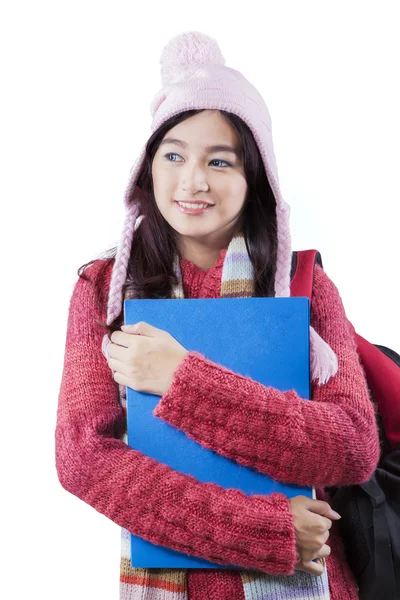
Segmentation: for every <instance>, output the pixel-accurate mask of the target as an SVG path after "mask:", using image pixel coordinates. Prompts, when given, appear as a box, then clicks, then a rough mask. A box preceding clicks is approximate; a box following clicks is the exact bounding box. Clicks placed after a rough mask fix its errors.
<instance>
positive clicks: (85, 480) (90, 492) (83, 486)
mask: <svg viewBox="0 0 400 600" xmlns="http://www.w3.org/2000/svg"><path fill="white" fill-rule="evenodd" d="M100 262H101V261H98V263H100ZM99 271H100V267H99V264H97V263H94V265H92V266H90V267H88V268H87V269H86V270H85V273H84V274H85V275H88V276H89V277H90V281H85V280H84V279H82V278H80V279H79V280H78V281H77V282H76V284H75V287H74V289H73V292H72V297H71V300H70V306H69V316H68V325H67V334H66V343H65V356H64V366H63V373H62V380H61V387H60V391H59V397H58V409H57V423H56V429H55V459H56V469H57V474H58V478H59V481H60V483H61V485H62V486H63V488H64V489H65V490H67V491H68V492H70V493H71V494H74V495H75V496H77V497H78V498H80V499H81V500H83V501H84V502H86V503H87V504H89V505H90V506H92V507H93V508H95V509H96V510H97V511H98V512H100V513H102V514H103V515H105V516H106V517H108V518H109V519H111V520H112V521H113V522H115V523H116V524H118V525H120V526H121V527H123V528H125V529H127V530H128V531H130V532H131V533H133V534H134V535H137V536H140V537H142V538H144V539H146V540H148V541H150V542H152V543H153V544H158V545H162V546H166V547H168V548H172V549H174V550H177V551H178V552H184V553H186V554H189V555H194V556H198V557H201V558H205V559H207V560H209V561H212V562H215V563H218V564H222V565H224V564H226V565H236V566H239V567H244V568H255V569H258V570H260V571H264V572H266V573H270V574H284V575H289V574H292V573H293V572H294V565H295V563H296V549H295V530H294V525H293V516H292V512H291V510H290V504H289V501H288V499H287V498H286V497H285V496H284V495H283V494H280V493H274V494H272V495H271V496H264V495H251V496H249V495H246V494H244V493H243V492H241V491H240V490H236V489H233V488H230V489H225V488H223V487H221V486H219V485H217V484H215V483H213V482H209V483H204V482H201V481H199V480H197V479H196V478H194V477H193V476H190V475H186V474H183V473H180V472H178V471H176V470H173V469H171V468H170V467H169V466H168V465H166V464H164V463H160V462H158V461H156V460H154V459H153V458H151V457H149V456H147V455H144V454H142V453H141V452H139V451H136V450H134V449H133V448H131V447H130V446H128V445H127V444H126V443H125V442H124V441H123V440H122V439H120V438H121V437H122V436H123V434H124V432H125V431H126V419H125V414H124V410H123V408H122V406H121V404H120V401H119V394H118V384H117V383H116V382H115V380H114V379H113V377H112V372H111V370H110V368H109V367H108V364H107V361H106V360H105V358H104V356H103V354H102V352H101V341H102V338H103V335H104V333H105V330H104V329H103V328H102V327H101V325H100V324H99V319H102V320H103V321H104V320H105V316H106V315H105V314H101V313H100V312H99V311H98V308H97V303H96V300H95V292H94V287H93V285H92V281H94V280H95V279H96V277H97V276H98V273H99ZM110 271H111V269H110ZM109 280H110V274H109V276H108V286H109ZM107 295H108V292H107Z"/></svg>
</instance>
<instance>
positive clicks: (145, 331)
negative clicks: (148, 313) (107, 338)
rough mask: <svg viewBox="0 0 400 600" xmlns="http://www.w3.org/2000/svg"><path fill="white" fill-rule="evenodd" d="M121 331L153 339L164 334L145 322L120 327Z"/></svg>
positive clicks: (161, 330)
mask: <svg viewBox="0 0 400 600" xmlns="http://www.w3.org/2000/svg"><path fill="white" fill-rule="evenodd" d="M121 329H122V331H126V332H128V333H136V334H138V335H147V336H148V337H155V336H157V335H160V334H161V333H165V331H164V330H163V329H159V328H158V327H154V325H150V323H146V321H139V322H138V323H132V324H131V325H121Z"/></svg>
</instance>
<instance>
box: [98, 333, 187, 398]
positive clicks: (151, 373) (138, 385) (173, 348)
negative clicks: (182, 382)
mask: <svg viewBox="0 0 400 600" xmlns="http://www.w3.org/2000/svg"><path fill="white" fill-rule="evenodd" d="M121 329H122V330H123V331H114V332H113V334H112V335H111V342H110V344H109V345H108V348H107V352H108V357H109V359H108V366H109V367H110V368H111V369H112V370H113V371H114V373H113V377H114V380H115V381H116V382H117V383H120V384H122V385H125V386H128V387H130V388H132V389H133V390H136V391H138V392H147V393H148V394H157V395H159V396H162V395H163V394H165V393H166V391H167V390H168V388H169V386H170V385H171V383H172V380H173V375H174V372H175V370H176V368H177V367H178V365H179V364H180V362H181V361H182V360H183V359H184V358H185V357H186V356H187V354H189V351H188V350H186V348H184V347H183V346H182V345H181V344H180V343H179V342H178V341H177V340H176V339H175V338H174V337H172V335H170V334H169V333H168V332H167V331H164V330H163V329H158V328H157V327H153V325H150V324H149V323H146V322H145V321H140V322H139V323H136V324H135V325H122V326H121Z"/></svg>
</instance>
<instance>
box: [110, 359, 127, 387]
mask: <svg viewBox="0 0 400 600" xmlns="http://www.w3.org/2000/svg"><path fill="white" fill-rule="evenodd" d="M107 363H108V366H109V367H110V369H111V370H112V371H116V372H117V373H119V374H120V375H123V376H124V377H126V378H129V377H132V367H131V366H130V365H128V364H127V363H126V362H124V361H122V360H118V359H117V358H109V359H108V361H107ZM119 383H122V381H120V382H119ZM124 385H126V384H124Z"/></svg>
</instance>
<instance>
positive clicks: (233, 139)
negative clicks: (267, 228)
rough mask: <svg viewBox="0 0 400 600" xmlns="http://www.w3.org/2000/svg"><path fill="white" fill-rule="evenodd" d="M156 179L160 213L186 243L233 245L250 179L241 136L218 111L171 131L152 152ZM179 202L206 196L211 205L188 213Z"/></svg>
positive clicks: (210, 111) (207, 112)
mask: <svg viewBox="0 0 400 600" xmlns="http://www.w3.org/2000/svg"><path fill="white" fill-rule="evenodd" d="M220 146H228V148H225V149H223V148H218V147H220ZM152 177H153V188H154V196H155V200H156V203H157V206H158V208H159V210H160V212H161V214H162V215H163V217H164V218H165V220H166V221H167V222H168V223H169V224H170V225H171V227H173V228H174V229H175V230H176V231H177V232H178V233H179V234H180V236H182V237H183V238H184V241H185V242H189V243H191V242H194V243H196V242H200V243H201V245H205V246H210V247H214V248H215V247H220V248H223V247H225V245H226V244H227V243H229V241H230V237H231V233H232V232H233V230H234V229H235V226H236V224H237V221H238V218H239V216H240V213H241V210H242V208H243V205H244V203H245V200H246V193H247V183H246V179H245V173H244V170H243V164H242V159H241V148H240V138H239V135H238V134H237V132H236V130H235V129H234V128H233V127H232V125H231V124H230V123H229V122H228V121H227V120H226V119H225V118H224V117H223V116H222V115H221V114H220V113H219V112H218V111H215V110H204V111H202V112H201V113H198V114H196V115H194V116H193V117H190V118H188V119H186V120H185V121H182V122H181V123H179V124H178V125H176V126H175V127H173V128H172V129H170V130H169V131H168V132H167V133H166V134H165V136H164V138H163V140H162V141H161V143H160V145H159V147H158V149H157V152H156V154H155V156H154V159H153V163H152ZM177 200H182V201H183V200H186V201H188V202H190V201H193V200H202V201H204V202H207V203H211V204H212V206H211V207H210V208H209V209H207V210H206V211H205V212H201V213H200V214H189V213H187V212H183V211H182V210H181V209H180V207H179V204H178V203H177Z"/></svg>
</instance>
